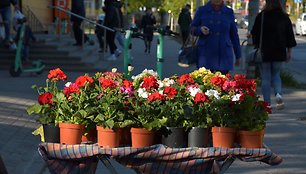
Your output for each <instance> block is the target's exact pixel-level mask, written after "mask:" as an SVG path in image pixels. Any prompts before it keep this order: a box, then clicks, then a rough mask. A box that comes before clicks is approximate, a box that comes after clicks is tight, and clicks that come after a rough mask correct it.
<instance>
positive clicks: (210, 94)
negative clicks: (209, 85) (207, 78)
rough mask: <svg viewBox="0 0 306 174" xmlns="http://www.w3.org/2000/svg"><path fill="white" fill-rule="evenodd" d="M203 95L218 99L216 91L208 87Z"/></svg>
mask: <svg viewBox="0 0 306 174" xmlns="http://www.w3.org/2000/svg"><path fill="white" fill-rule="evenodd" d="M205 95H207V96H208V97H211V96H214V97H215V98H216V99H220V96H219V94H218V91H216V90H213V89H209V90H207V91H206V92H205Z"/></svg>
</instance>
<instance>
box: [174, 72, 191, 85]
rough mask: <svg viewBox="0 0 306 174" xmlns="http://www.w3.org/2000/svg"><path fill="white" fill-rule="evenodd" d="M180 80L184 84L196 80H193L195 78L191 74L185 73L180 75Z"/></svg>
mask: <svg viewBox="0 0 306 174" xmlns="http://www.w3.org/2000/svg"><path fill="white" fill-rule="evenodd" d="M178 82H179V83H180V84H181V85H184V84H186V85H188V84H193V83H194V80H193V78H191V77H190V75H189V74H184V75H182V76H181V77H179V79H178Z"/></svg>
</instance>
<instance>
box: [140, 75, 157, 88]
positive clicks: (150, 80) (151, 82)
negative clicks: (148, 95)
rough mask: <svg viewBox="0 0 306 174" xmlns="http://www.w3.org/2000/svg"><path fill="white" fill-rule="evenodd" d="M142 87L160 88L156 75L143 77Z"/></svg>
mask: <svg viewBox="0 0 306 174" xmlns="http://www.w3.org/2000/svg"><path fill="white" fill-rule="evenodd" d="M141 87H142V88H145V89H146V90H150V89H157V88H158V83H157V80H156V78H155V77H154V76H149V77H147V76H145V77H143V83H142V85H141Z"/></svg>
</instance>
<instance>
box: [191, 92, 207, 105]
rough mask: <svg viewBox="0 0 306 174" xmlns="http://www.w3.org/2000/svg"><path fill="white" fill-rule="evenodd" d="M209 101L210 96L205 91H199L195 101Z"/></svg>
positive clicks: (197, 102)
mask: <svg viewBox="0 0 306 174" xmlns="http://www.w3.org/2000/svg"><path fill="white" fill-rule="evenodd" d="M207 101H208V97H207V96H206V95H205V94H203V93H197V94H196V95H195V96H194V103H195V104H199V103H204V102H207Z"/></svg>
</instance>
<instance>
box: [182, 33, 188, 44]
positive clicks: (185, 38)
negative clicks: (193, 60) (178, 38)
mask: <svg viewBox="0 0 306 174" xmlns="http://www.w3.org/2000/svg"><path fill="white" fill-rule="evenodd" d="M181 34H182V42H183V43H182V45H184V44H185V42H186V40H187V38H188V35H189V30H181Z"/></svg>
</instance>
